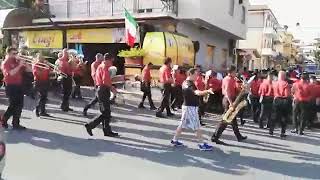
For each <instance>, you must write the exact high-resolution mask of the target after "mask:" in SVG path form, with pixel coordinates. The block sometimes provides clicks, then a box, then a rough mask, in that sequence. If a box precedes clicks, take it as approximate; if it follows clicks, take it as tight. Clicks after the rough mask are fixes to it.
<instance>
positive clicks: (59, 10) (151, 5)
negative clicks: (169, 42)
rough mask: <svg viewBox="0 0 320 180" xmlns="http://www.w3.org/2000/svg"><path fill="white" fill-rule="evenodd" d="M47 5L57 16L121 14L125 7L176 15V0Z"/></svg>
mask: <svg viewBox="0 0 320 180" xmlns="http://www.w3.org/2000/svg"><path fill="white" fill-rule="evenodd" d="M49 5H50V11H51V12H52V14H53V15H55V16H56V17H57V18H85V17H107V16H121V15H123V14H124V9H125V8H126V9H127V10H128V11H130V12H131V13H133V14H148V13H149V14H151V13H165V14H170V15H173V16H177V15H178V0H51V1H49Z"/></svg>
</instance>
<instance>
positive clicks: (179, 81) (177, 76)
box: [174, 73, 187, 86]
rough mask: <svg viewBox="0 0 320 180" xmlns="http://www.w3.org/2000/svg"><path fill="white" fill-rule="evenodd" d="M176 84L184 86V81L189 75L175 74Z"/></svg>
mask: <svg viewBox="0 0 320 180" xmlns="http://www.w3.org/2000/svg"><path fill="white" fill-rule="evenodd" d="M174 79H175V81H174V84H175V85H176V86H182V83H183V82H184V81H185V80H186V79H187V75H186V74H183V73H175V74H174Z"/></svg>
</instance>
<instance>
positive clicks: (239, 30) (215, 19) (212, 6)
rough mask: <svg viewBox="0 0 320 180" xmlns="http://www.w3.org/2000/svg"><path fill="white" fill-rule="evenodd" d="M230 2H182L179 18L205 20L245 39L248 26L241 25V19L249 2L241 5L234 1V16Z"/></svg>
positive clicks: (213, 0)
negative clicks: (243, 9)
mask: <svg viewBox="0 0 320 180" xmlns="http://www.w3.org/2000/svg"><path fill="white" fill-rule="evenodd" d="M230 1H231V0H180V1H179V10H178V16H179V18H182V19H195V18H198V19H201V20H204V21H206V22H208V23H210V24H212V25H214V26H216V27H218V28H220V29H223V30H225V31H227V32H229V33H232V34H234V35H235V36H238V37H240V38H242V39H245V38H246V30H247V26H246V23H245V24H242V23H241V19H242V7H245V8H246V10H247V9H248V0H244V1H243V4H241V5H240V4H239V0H234V2H235V4H234V14H233V16H231V15H230V14H229V9H230ZM199 4H200V5H199ZM246 12H247V11H246ZM246 17H247V13H246ZM245 22H247V21H245Z"/></svg>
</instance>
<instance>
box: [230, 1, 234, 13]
mask: <svg viewBox="0 0 320 180" xmlns="http://www.w3.org/2000/svg"><path fill="white" fill-rule="evenodd" d="M229 1H230V9H229V14H230V16H233V14H234V3H235V0H229Z"/></svg>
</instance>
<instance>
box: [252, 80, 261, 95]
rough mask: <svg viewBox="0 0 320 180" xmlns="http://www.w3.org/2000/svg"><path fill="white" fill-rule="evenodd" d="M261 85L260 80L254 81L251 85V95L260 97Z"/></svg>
mask: <svg viewBox="0 0 320 180" xmlns="http://www.w3.org/2000/svg"><path fill="white" fill-rule="evenodd" d="M260 85H261V81H260V80H254V81H252V83H251V85H250V89H251V94H252V95H253V96H260V95H259V88H260Z"/></svg>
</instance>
